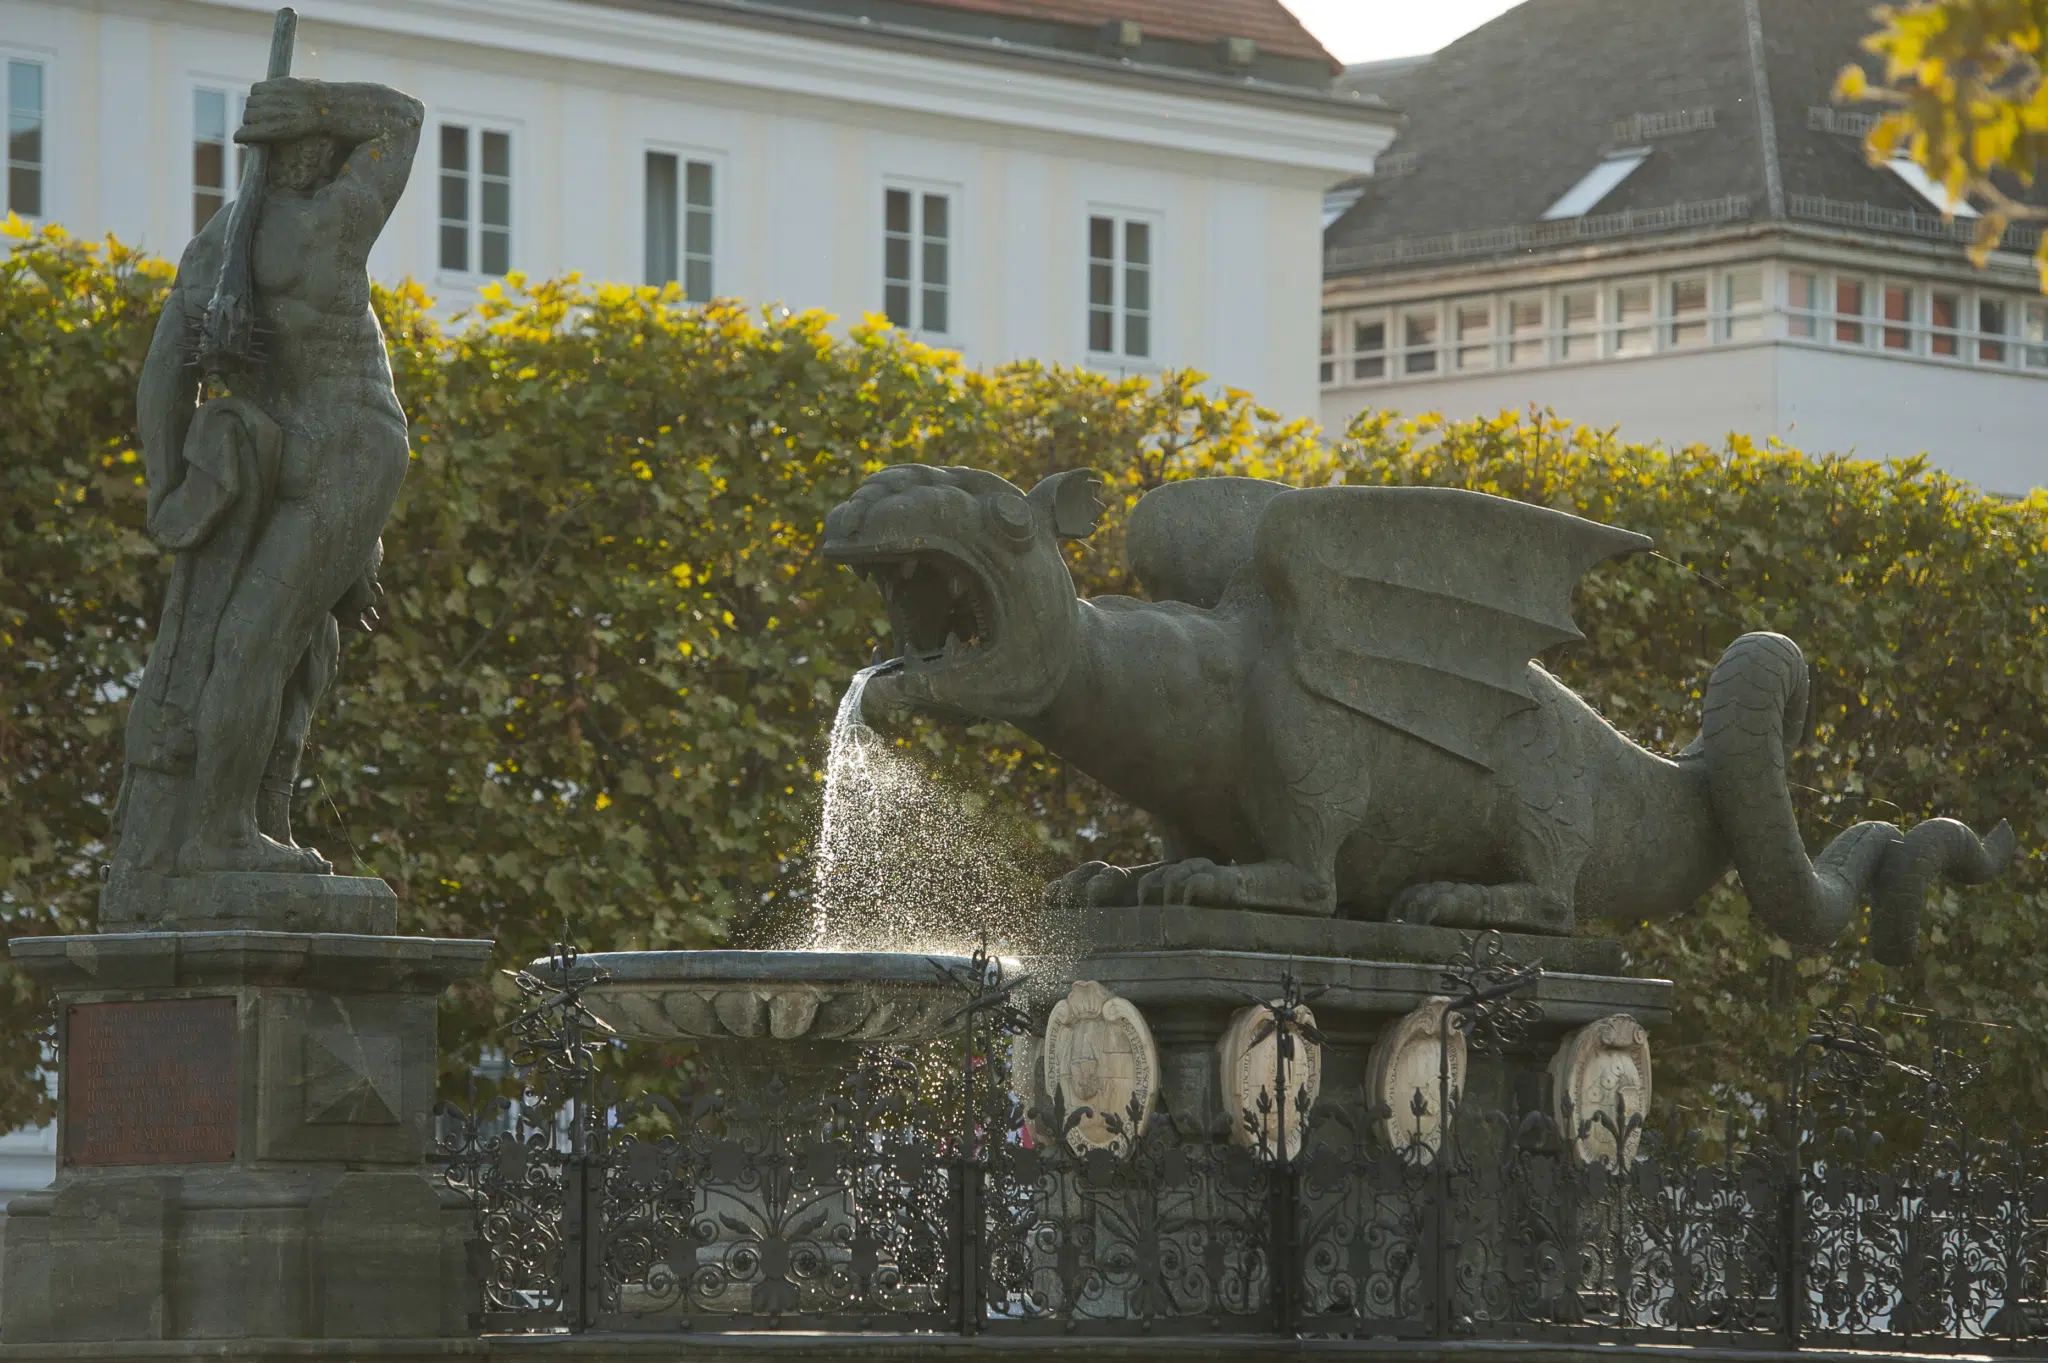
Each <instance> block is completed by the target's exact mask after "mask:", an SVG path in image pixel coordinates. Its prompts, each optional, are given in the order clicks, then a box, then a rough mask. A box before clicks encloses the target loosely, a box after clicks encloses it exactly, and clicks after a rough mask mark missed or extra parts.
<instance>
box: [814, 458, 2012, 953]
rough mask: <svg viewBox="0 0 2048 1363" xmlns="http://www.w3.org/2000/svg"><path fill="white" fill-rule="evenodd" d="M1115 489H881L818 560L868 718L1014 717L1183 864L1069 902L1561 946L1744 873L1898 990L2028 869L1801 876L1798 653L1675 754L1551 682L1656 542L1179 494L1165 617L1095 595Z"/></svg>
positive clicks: (1814, 933) (1164, 542)
mask: <svg viewBox="0 0 2048 1363" xmlns="http://www.w3.org/2000/svg"><path fill="white" fill-rule="evenodd" d="M1100 486H1101V478H1100V475H1098V474H1096V473H1095V472H1094V471H1092V470H1085V469H1084V470H1076V471H1073V472H1068V473H1061V474H1055V475H1054V476H1052V477H1050V478H1048V479H1046V480H1045V481H1044V482H1042V483H1040V484H1038V486H1037V487H1035V488H1033V489H1032V490H1031V492H1030V493H1029V494H1028V495H1027V494H1025V493H1024V492H1022V491H1020V490H1019V489H1018V488H1016V487H1014V486H1012V485H1011V484H1010V483H1008V482H1006V481H1005V480H1004V479H1002V478H1000V477H998V476H996V475H995V474H992V473H988V472H985V471H983V470H979V469H972V468H931V467H925V466H921V465H906V466H899V467H895V468H889V469H884V470H883V471H881V472H879V473H877V474H875V475H874V476H872V477H871V478H869V479H868V480H867V481H866V482H865V483H864V484H863V485H862V486H861V487H860V488H859V489H858V490H857V491H856V492H855V493H854V494H853V496H852V497H851V498H850V499H849V500H848V501H846V502H844V503H842V504H841V505H839V506H838V507H836V508H834V509H833V511H832V513H831V514H830V515H829V516H828V517H827V518H826V521H825V526H824V540H823V544H822V546H821V547H822V551H823V553H824V555H825V557H826V558H828V559H830V560H832V561H835V562H838V563H842V564H845V565H848V566H850V567H852V568H854V569H856V570H857V571H859V572H860V573H862V574H863V575H864V576H867V577H870V578H871V579H872V580H874V581H875V582H877V583H878V584H879V585H880V587H881V590H882V593H883V595H884V597H885V600H886V604H887V610H888V615H889V619H890V623H891V628H892V631H893V633H894V635H895V638H896V641H897V645H898V648H899V656H898V657H897V658H896V659H895V660H893V661H892V663H891V664H889V665H887V666H885V667H884V668H883V669H882V670H881V671H880V672H878V673H877V674H876V675H874V676H872V677H871V678H870V679H869V682H868V688H867V692H866V703H867V704H869V705H870V706H872V707H877V708H879V709H881V710H884V711H896V712H908V711H910V710H914V709H926V710H931V711H935V712H940V713H949V714H953V715H959V716H971V717H980V718H987V719H998V720H1005V721H1008V722H1009V723H1011V724H1013V725H1015V726H1016V727H1017V728H1019V729H1021V730H1023V731H1024V732H1025V733H1027V734H1029V735H1030V736H1032V737H1033V738H1035V739H1037V740H1038V741H1039V742H1041V743H1043V744H1044V745H1045V746H1046V747H1047V748H1048V749H1050V750H1051V751H1052V752H1054V753H1057V754H1058V755H1059V756H1060V757H1061V758H1062V759H1063V760H1065V761H1067V762H1071V763H1072V764H1073V765H1075V766H1076V767H1079V768H1080V769H1081V770H1083V771H1085V772H1087V773H1088V774H1089V775H1091V776H1093V777H1095V778H1096V779H1097V780H1099V781H1101V782H1102V783H1103V784H1104V785H1105V786H1107V787H1109V788H1110V789H1111V790H1113V791H1115V792H1116V793H1117V794H1118V795H1120V796H1122V797H1123V798H1125V799H1127V800H1129V801H1130V802H1131V803H1132V804H1134V805H1136V806H1138V807H1139V808H1140V809H1143V810H1145V811H1147V812H1148V813H1149V814H1151V815H1152V816H1153V817H1154V819H1155V820H1156V821H1157V824H1158V828H1159V831H1160V834H1161V838H1162V841H1163V844H1164V853H1165V859H1164V860H1162V861H1160V862H1158V863H1156V864H1153V865H1148V866H1131V867H1122V866H1110V865H1106V864H1104V863H1102V862H1090V863H1088V864H1087V865H1084V866H1081V867H1079V868H1077V869H1076V870H1074V871H1072V872H1070V873H1069V874H1067V875H1066V876H1065V877H1063V878H1062V879H1061V880H1059V881H1057V882H1055V883H1054V884H1053V885H1052V886H1051V887H1050V889H1049V891H1048V893H1049V895H1050V897H1051V898H1052V899H1053V900H1054V901H1055V902H1056V903H1059V904H1064V905H1069V906H1105V907H1106V906H1117V905H1129V904H1142V903H1148V902H1149V903H1165V904H1190V905H1207V906H1214V907H1226V908H1240V909H1251V910H1264V911H1277V912H1288V913H1302V914H1325V915H1327V914H1338V913H1341V914H1345V915H1348V916H1353V917H1359V918H1385V919H1389V920H1393V921H1402V922H1412V923H1438V924H1443V925H1447V926H1455V927H1470V928H1486V927H1496V928H1502V929H1508V930H1514V931H1522V932H1537V933H1550V934H1559V935H1568V934H1570V933H1571V932H1572V931H1573V928H1574V924H1575V919H1576V916H1577V914H1579V913H1587V914H1593V915H1602V916H1622V915H1626V916H1635V917H1654V916H1665V915H1671V914H1675V913H1680V912H1683V911H1684V910H1686V909H1687V908H1688V907H1690V906H1691V905H1692V904H1693V903H1694V902H1695V901H1696V900H1697V899H1698V898H1699V897H1700V895H1702V894H1703V893H1704V892H1705V891H1706V890H1707V889H1709V888H1710V887H1711V886H1712V885H1713V884H1714V883H1715V882H1716V881H1717V880H1718V879H1719V878H1720V877H1721V876H1722V875H1723V874H1725V872H1726V871H1727V869H1728V867H1729V865H1730V864H1731V863H1732V864H1733V865H1734V867H1735V868H1736V870H1737V871H1738V872H1739V874H1740V875H1741V878H1742V885H1743V889H1744V891H1745V892H1746V893H1747V894H1748V896H1749V900H1750V903H1751V905H1752V906H1753V907H1754V909H1755V911H1756V912H1757V914H1758V916H1759V918H1760V919H1761V921H1762V922H1763V923H1764V924H1765V925H1766V926H1767V927H1768V928H1769V929H1770V930H1771V931H1773V932H1774V933H1776V934H1778V935H1779V936H1781V937H1783V938H1785V939H1786V940H1788V941H1790V942H1794V943H1798V944H1801V945H1805V946H1812V947H1820V946H1826V945H1828V944H1831V943H1832V942H1834V941H1835V940H1836V938H1837V937H1838V936H1839V935H1840V934H1841V933H1842V931H1843V929H1844V928H1845V927H1846V926H1847V925H1848V923H1849V921H1850V919H1851V917H1852V916H1853V915H1854V914H1855V912H1856V910H1857V909H1858V908H1859V907H1860V906H1861V905H1863V904H1864V903H1866V902H1868V903H1870V904H1871V905H1872V916H1871V947H1872V950H1873V953H1874V954H1875V955H1876V956H1877V957H1878V959H1879V960H1882V961H1887V962H1902V961H1905V960H1908V959H1910V958H1911V957H1912V956H1913V955H1914V953H1915V952H1916V950H1917V948H1918V941H1919V931H1920V930H1919V917H1920V912H1921V906H1922V904H1923V901H1924V900H1925V897H1926V893H1927V889H1928V887H1929V885H1930V884H1931V882H1932V881H1934V880H1935V879H1936V878H1939V877H1943V876H1946V877H1947V878H1949V879H1951V880H1954V881H1959V882H1962V883H1966V884H1972V883H1978V882H1982V881H1985V880H1988V879H1990V878H1992V877H1993V876H1996V875H1997V874H1998V873H1999V872H2000V871H2001V870H2002V869H2003V868H2004V866H2005V864H2006V862H2007V861H2008V860H2009V858H2010V856H2011V854H2012V848H2013V837H2012V832H2011V830H2010V828H2009V827H2008V826H2007V825H2006V824H2004V823H2000V824H1999V825H1998V827H1997V828H1995V829H1994V830H1992V832H1991V833H1990V834H1989V835H1988V836H1986V837H1983V838H1981V839H1980V838H1979V837H1978V836H1977V834H1976V833H1974V832H1973V831H1972V830H1971V829H1970V828H1969V827H1967V826H1966V825H1964V824H1962V823H1960V822H1957V821H1956V820H1953V819H1927V820H1924V821H1922V822H1920V823H1919V824H1917V825H1915V826H1914V827H1913V828H1912V830H1911V831H1910V832H1906V833H1901V832H1900V830H1899V829H1898V828H1896V827H1895V826H1893V825H1891V824H1888V823H1879V822H1864V823H1858V824H1856V825H1855V826H1853V827H1851V828H1849V829H1847V830H1846V831H1844V832H1843V833H1841V834H1840V835H1839V836H1838V837H1836V838H1835V839H1834V840H1833V841H1832V842H1831V843H1829V844H1828V846H1827V848H1826V849H1825V850H1824V851H1822V852H1821V854H1820V856H1819V857H1818V858H1814V859H1809V858H1808V856H1807V853H1806V850H1805V847H1804V846H1803V844H1802V843H1801V841H1800V836H1799V831H1798V826H1797V824H1796V822H1795V821H1794V818H1793V811H1792V802H1791V798H1790V795H1789V793H1788V791H1787V787H1786V776H1785V771H1786V762H1787V759H1788V757H1789V755H1790V753H1791V751H1792V750H1793V749H1794V747H1796V746H1797V744H1798V743H1799V742H1800V741H1801V738H1802V737H1803V733H1804V728H1805V722H1806V707H1807V697H1808V689H1809V680H1808V669H1807V666H1806V663H1805V660H1804V658H1803V657H1802V656H1801V654H1800V651H1799V649H1798V647H1797V646H1796V645H1795V644H1794V643H1793V642H1792V641H1791V640H1789V639H1787V638H1785V637H1783V636H1782V635H1777V634H1767V633H1755V634H1745V635H1743V636H1742V637H1741V638H1739V639H1737V640H1736V641H1735V642H1734V643H1733V644H1731V645H1730V646H1729V648H1728V650H1727V652H1726V653H1725V654H1723V655H1722V657H1721V660H1720V662H1719V664H1718V665H1717V666H1716V667H1715V668H1714V671H1713V674H1712V676H1711V678H1710V679H1709V681H1708V683H1707V690H1706V698H1705V707H1704V711H1705V712H1704V720H1703V725H1702V728H1701V731H1700V734H1699V737H1698V738H1697V739H1696V740H1695V741H1694V742H1693V743H1692V744H1691V745H1690V746H1689V747H1687V748H1686V749H1685V750H1684V751H1683V752H1681V753H1679V754H1678V755H1677V756H1676V757H1662V756H1659V755H1657V754H1655V753H1652V752H1649V751H1648V750H1646V749H1644V748H1642V747H1639V746H1637V745H1636V744H1635V743H1633V742H1631V741H1630V740H1629V739H1628V738H1626V737H1624V736H1623V735H1622V734H1621V733H1620V732H1619V731H1617V730H1616V729H1615V728H1614V727H1613V726H1612V725H1610V724H1608V723H1607V722H1606V721H1605V720H1604V719H1602V718H1601V717H1600V715H1599V714H1598V713H1596V712H1595V711H1594V710H1593V709H1592V707H1591V706H1589V705H1587V704H1586V703H1585V702H1584V701H1583V700H1581V699H1580V698H1579V697H1578V696H1577V695H1575V694H1574V693H1573V692H1571V691H1570V690H1569V689H1567V688H1566V687H1565V686H1564V685H1563V684H1562V683H1561V682H1559V681H1558V680H1557V679H1556V678H1555V677H1553V676H1552V675H1551V674H1550V673H1549V672H1548V671H1546V670H1545V669H1544V668H1543V667H1542V666H1541V665H1540V664H1538V663H1536V662H1534V661H1532V659H1533V658H1534V657H1535V656H1536V654H1538V653H1539V652H1540V651H1541V650H1543V649H1545V648H1548V647H1550V646H1552V645H1555V644H1559V643H1563V642H1566V641H1570V640H1575V639H1580V638H1582V637H1583V636H1582V635H1581V634H1580V633H1579V631H1578V630H1577V628H1576V627H1575V626H1574V625H1573V623H1572V619H1571V615H1570V604H1571V594H1572V590H1573V588H1574V587H1575V586H1576V585H1577V583H1578V581H1579V579H1580V577H1581V576H1583V575H1584V574H1585V572H1586V571H1587V570H1588V569H1589V568H1591V567H1592V566H1594V565H1595V564H1597V563H1599V562H1601V561H1603V560H1605V559H1609V558H1614V557H1617V556H1621V555H1625V554H1630V553H1634V552H1637V551H1640V550H1643V549H1647V548H1648V547H1649V546H1650V540H1649V539H1648V538H1647V537H1645V536H1642V535H1638V534H1635V533H1632V532H1630V531H1627V530H1622V529H1617V528H1615V527H1613V526H1608V525H1601V524H1598V523H1596V522H1593V521H1588V520H1584V519H1581V518H1579V517H1577V516H1572V515H1567V514H1565V513H1563V512H1558V511H1553V510H1549V509H1547V508H1544V507H1539V506H1531V505H1528V504H1525V503H1521V502H1516V501H1511V500H1509V499H1506V498H1501V497H1492V496H1487V495H1485V494H1482V493H1475V492H1465V491H1460V490H1456V489H1448V488H1422V487H1318V488H1293V487H1288V486H1285V485H1283V484H1279V483H1272V482H1264V481H1260V480H1255V479H1246V478H1200V479H1191V480H1188V481H1184V482H1176V483H1169V484H1166V485H1164V486H1162V487H1159V488H1155V489H1153V490H1152V491H1150V492H1148V493H1146V494H1145V495H1144V497H1143V498H1141V499H1140V500H1139V502H1138V504H1137V506H1136V508H1135V509H1134V510H1133V512H1132V514H1131V518H1130V522H1129V525H1128V527H1127V554H1128V558H1129V563H1130V567H1131V569H1132V572H1133V574H1134V575H1135V576H1136V578H1137V579H1138V581H1139V582H1140V583H1141V584H1142V586H1143V587H1144V588H1145V590H1146V591H1148V592H1149V593H1150V595H1151V598H1152V599H1150V600H1139V599H1135V598H1131V597H1122V596H1107V597H1095V598H1092V599H1089V600H1081V599H1079V598H1078V597H1077V596H1076V594H1075V591H1074V584H1073V579H1072V578H1071V577H1070V576H1069V574H1068V572H1067V566H1066V562H1065V560H1064V558H1063V557H1062V554H1061V549H1060V545H1061V542H1062V541H1067V540H1075V539H1081V538H1085V537H1086V536H1088V535H1090V534H1091V533H1093V531H1094V529H1095V527H1096V523H1097V521H1098V519H1099V517H1100V515H1101V505H1100V501H1099V497H1098V490H1099V488H1100Z"/></svg>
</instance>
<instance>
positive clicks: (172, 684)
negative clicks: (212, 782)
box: [127, 397, 284, 775]
mask: <svg viewBox="0 0 2048 1363" xmlns="http://www.w3.org/2000/svg"><path fill="white" fill-rule="evenodd" d="M283 443H284V439H283V432H282V431H281V430H280V429H279V427H278V425H277V423H276V422H275V421H272V420H271V419H270V418H269V417H267V416H265V415H264V414H263V412H262V411H260V410H259V409H258V408H257V407H255V406H254V405H253V404H251V403H250V402H248V401H246V400H245V399H242V398H234V397H224V398H215V399H213V400H212V401H209V402H205V403H202V404H200V406H199V407H198V409H197V410H196V411H194V413H193V414H192V424H191V426H190V428H189V429H188V430H187V432H186V435H185V440H184V444H183V446H182V447H181V448H178V449H175V450H168V451H165V454H166V455H167V456H168V457H167V458H165V459H164V460H163V461H162V462H164V463H166V464H168V465H170V467H168V468H164V469H156V468H151V469H150V470H149V486H150V489H151V491H150V499H149V535H150V538H151V539H153V540H155V541H156V542H157V543H158V544H160V545H162V546H163V547H164V548H166V549H169V550H172V551H174V552H175V553H176V554H177V561H176V563H175V565H174V566H173V567H172V569H171V585H170V590H169V592H168V593H167V594H166V595H165V598H164V613H163V621H162V624H161V625H160V626H159V627H158V630H157V639H156V646H155V647H154V648H152V649H151V650H150V654H149V664H148V666H147V667H146V668H145V669H144V671H143V674H142V689H141V691H139V692H138V693H137V694H136V697H135V705H134V708H133V710H132V711H131V712H130V715H129V720H128V747H127V756H128V761H129V762H130V763H132V764H133V765H135V766H138V767H146V768H148V769H150V770H152V771H160V772H165V773H167V774H172V775H185V774H189V773H190V772H191V770H192V760H193V756H194V754H195V752H196V751H197V741H196V738H195V735H194V732H193V724H194V721H195V719H196V718H197V715H198V710H199V696H200V692H201V691H202V690H203V689H204V688H205V686H206V679H207V675H208V674H209V673H210V672H211V671H212V670H213V644H214V636H215V635H216V634H217V633H218V632H219V629H220V622H221V617H222V615H223V614H224V613H225V612H226V610H227V607H228V601H229V599H230V598H231V597H232V596H233V594H234V590H235V584H236V583H237V582H239V581H240V580H241V576H242V572H243V569H244V566H245V565H246V563H247V562H248V558H249V553H250V551H251V550H252V549H253V548H254V547H255V545H256V541H257V538H258V537H259V536H260V535H261V534H262V532H263V526H264V523H265V522H266V521H267V520H268V519H269V518H270V508H271V504H272V502H273V501H274V500H275V498H276V495H277V472H278V463H279V454H280V451H281V449H282V447H283ZM159 488H161V489H163V491H162V492H158V491H157V489H159Z"/></svg>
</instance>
